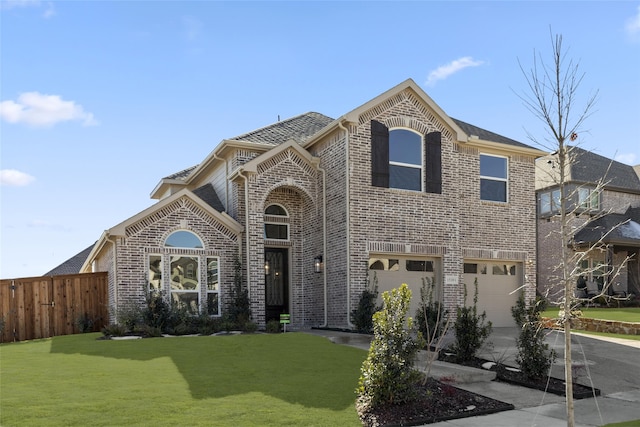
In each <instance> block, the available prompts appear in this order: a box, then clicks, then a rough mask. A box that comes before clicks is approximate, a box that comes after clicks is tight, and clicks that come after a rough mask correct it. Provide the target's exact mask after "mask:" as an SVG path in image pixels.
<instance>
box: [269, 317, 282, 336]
mask: <svg viewBox="0 0 640 427" xmlns="http://www.w3.org/2000/svg"><path fill="white" fill-rule="evenodd" d="M279 332H280V321H278V320H275V319H274V320H269V321H268V322H267V333H268V334H277V333H279Z"/></svg>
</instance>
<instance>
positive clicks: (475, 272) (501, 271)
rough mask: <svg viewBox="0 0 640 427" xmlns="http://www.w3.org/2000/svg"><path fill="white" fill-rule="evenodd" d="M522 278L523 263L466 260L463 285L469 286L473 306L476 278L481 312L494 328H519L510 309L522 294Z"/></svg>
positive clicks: (469, 300)
mask: <svg viewBox="0 0 640 427" xmlns="http://www.w3.org/2000/svg"><path fill="white" fill-rule="evenodd" d="M522 277H523V276H522V264H521V263H506V262H496V261H491V262H485V261H465V263H464V275H463V280H464V282H463V283H465V284H466V285H467V306H470V305H472V304H473V293H474V281H475V280H476V279H477V280H478V313H482V312H483V311H485V312H486V313H487V320H490V321H491V322H492V323H493V327H496V328H500V327H507V326H516V323H515V321H514V320H513V317H512V316H511V307H513V306H514V305H515V304H516V301H517V300H518V295H520V291H518V288H519V287H520V286H521V283H522Z"/></svg>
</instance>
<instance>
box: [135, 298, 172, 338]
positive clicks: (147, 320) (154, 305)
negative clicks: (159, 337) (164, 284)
mask: <svg viewBox="0 0 640 427" xmlns="http://www.w3.org/2000/svg"><path fill="white" fill-rule="evenodd" d="M171 315H172V313H171V304H169V303H168V302H167V298H166V296H165V295H164V293H163V292H152V293H150V294H149V295H148V296H147V300H146V306H145V308H144V309H142V320H143V321H144V324H145V325H147V326H149V327H153V328H158V329H160V330H161V331H164V330H165V329H166V327H167V326H168V324H169V322H170V321H171Z"/></svg>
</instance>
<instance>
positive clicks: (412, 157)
mask: <svg viewBox="0 0 640 427" xmlns="http://www.w3.org/2000/svg"><path fill="white" fill-rule="evenodd" d="M422 145H423V144H422V135H420V134H417V133H415V132H413V131H410V130H407V129H392V130H390V131H389V187H391V188H402V189H405V190H415V191H421V190H422V181H423V179H422V158H423V155H422Z"/></svg>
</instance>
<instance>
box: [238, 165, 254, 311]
mask: <svg viewBox="0 0 640 427" xmlns="http://www.w3.org/2000/svg"><path fill="white" fill-rule="evenodd" d="M242 172H243V170H242V168H238V171H237V173H238V176H239V177H241V178H242V179H244V216H245V219H244V234H245V237H246V239H247V250H246V253H247V294H248V296H249V301H251V266H250V265H249V247H250V246H249V179H248V178H247V177H246V176H245V175H243V174H242Z"/></svg>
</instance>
